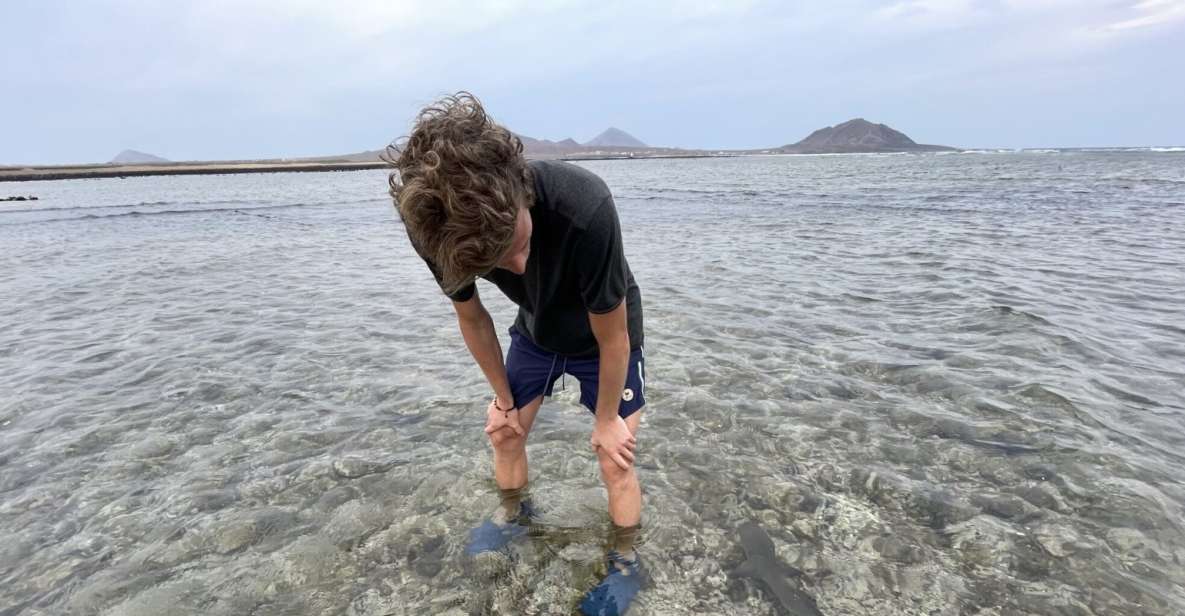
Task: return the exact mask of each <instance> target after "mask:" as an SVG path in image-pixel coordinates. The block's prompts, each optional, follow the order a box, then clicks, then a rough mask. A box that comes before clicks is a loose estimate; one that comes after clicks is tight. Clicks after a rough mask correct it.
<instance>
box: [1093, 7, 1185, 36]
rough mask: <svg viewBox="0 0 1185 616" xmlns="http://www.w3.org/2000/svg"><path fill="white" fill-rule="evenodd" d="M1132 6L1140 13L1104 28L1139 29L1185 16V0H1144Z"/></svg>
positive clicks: (1118, 29)
mask: <svg viewBox="0 0 1185 616" xmlns="http://www.w3.org/2000/svg"><path fill="white" fill-rule="evenodd" d="M1131 8H1132V10H1134V12H1136V13H1138V14H1139V15H1138V16H1136V17H1131V18H1128V19H1124V20H1121V21H1117V22H1114V23H1111V24H1108V25H1107V26H1105V27H1104V28H1103V29H1104V30H1108V31H1112V32H1116V31H1124V30H1137V29H1141V28H1150V27H1154V26H1160V25H1164V24H1168V23H1172V22H1175V21H1178V20H1180V19H1182V18H1185V0H1144V1H1143V2H1139V3H1137V4H1136V5H1135V6H1133V7H1131Z"/></svg>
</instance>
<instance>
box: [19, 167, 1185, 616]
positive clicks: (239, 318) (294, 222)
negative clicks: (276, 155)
mask: <svg viewBox="0 0 1185 616" xmlns="http://www.w3.org/2000/svg"><path fill="white" fill-rule="evenodd" d="M583 164H584V165H585V166H587V167H588V168H590V169H592V170H593V171H595V172H597V173H598V174H600V175H601V176H602V177H604V178H605V180H606V181H607V182H608V183H609V185H610V187H611V188H612V189H613V191H614V194H615V196H616V199H617V205H618V208H619V212H620V217H621V220H622V224H623V230H624V235H625V245H626V254H627V256H628V258H629V261H630V265H631V267H632V268H633V271H634V274H635V276H636V278H637V280H638V282H639V284H640V286H641V288H642V294H643V302H644V306H645V310H646V326H647V332H646V337H647V354H648V370H647V373H648V375H647V376H648V379H647V390H648V392H647V393H648V395H647V398H648V400H649V408H648V409H647V411H646V415H645V419H644V421H643V428H642V432H641V438H640V451H641V455H640V456H639V468H640V475H641V480H642V483H643V489H644V498H645V514H644V524H645V544H644V546H643V547H642V555H643V558H644V560H645V562H646V564H647V566H648V567H649V569H650V572H651V586H650V587H649V589H648V590H647V591H646V592H645V593H644V594H643V595H641V596H640V599H639V602H638V605H637V608H636V609H635V610H634V611H633V612H632V613H634V614H638V615H639V616H644V615H654V614H682V613H711V614H724V615H731V614H738V615H739V614H774V613H775V609H776V607H775V605H774V604H773V603H772V601H773V600H774V599H773V598H772V596H771V595H770V594H769V593H768V592H766V591H765V589H764V587H762V586H761V585H760V584H757V583H754V582H752V581H751V580H748V579H738V578H735V577H733V576H732V575H730V573H731V571H732V569H733V568H735V567H736V566H737V565H738V564H739V563H740V562H741V561H742V559H743V556H742V552H741V549H740V547H739V545H738V543H737V533H736V529H737V527H738V526H739V525H740V524H741V523H743V522H745V521H750V520H752V521H756V522H758V523H759V524H761V525H762V526H763V527H764V528H765V529H766V530H767V531H768V532H769V534H770V536H771V537H772V538H773V541H774V544H775V546H776V548H777V552H778V555H779V557H780V558H781V559H782V560H783V561H784V562H785V563H786V564H788V565H791V566H793V567H795V568H797V569H799V570H801V571H802V573H803V575H802V576H801V578H799V581H798V582H797V583H799V584H800V585H801V588H802V589H803V590H804V591H805V592H807V593H809V594H811V595H812V596H814V597H815V599H816V600H817V602H818V605H819V607H820V609H821V610H822V611H823V612H824V613H825V614H834V615H838V614H869V615H871V614H878V615H884V614H977V613H978V614H992V615H1003V614H1022V613H1025V614H1030V613H1031V614H1051V615H1052V614H1057V615H1063V616H1064V615H1089V614H1095V615H1103V614H1107V615H1112V614H1133V615H1134V614H1180V613H1183V612H1185V523H1183V520H1185V485H1183V483H1182V476H1183V475H1185V473H1183V471H1185V234H1183V230H1185V154H1183V153H1172V152H1152V151H1143V152H1062V153H971V154H952V155H884V156H777V157H752V158H725V159H701V160H635V161H600V162H588V163H583ZM385 189H386V177H385V174H384V173H383V172H353V173H323V174H272V175H239V176H206V177H197V176H188V177H155V178H129V179H104V180H82V181H63V182H38V183H26V184H0V193H4V194H34V195H37V196H39V197H40V198H41V199H40V200H39V201H37V202H25V203H4V204H0V255H2V262H3V267H2V268H0V297H2V306H3V315H2V316H0V535H2V536H3V541H0V614H3V615H6V616H7V615H15V614H29V615H33V614H45V615H50V614H54V615H57V614H111V615H116V614H128V615H140V614H143V615H158V614H165V613H167V614H203V615H208V614H227V615H232V614H233V615H241V614H260V615H262V614H358V615H373V616H377V615H381V614H426V613H445V614H471V613H506V614H509V613H515V614H519V613H521V614H569V613H571V612H572V610H573V608H574V606H575V604H576V602H577V601H578V600H579V598H580V596H581V594H582V593H583V592H584V591H585V590H586V589H587V588H588V587H589V586H590V585H591V584H592V583H593V582H594V580H595V579H596V578H597V577H598V575H600V573H601V571H602V569H601V568H602V567H603V565H602V564H601V558H602V554H603V546H604V541H605V538H606V531H607V529H608V520H607V517H606V513H605V495H604V492H603V490H602V488H601V487H600V482H599V479H598V471H597V465H596V461H595V459H594V457H593V455H592V454H591V452H589V451H588V447H587V438H588V433H589V430H590V428H591V425H590V416H589V415H588V414H587V412H586V411H584V410H583V409H582V408H581V407H580V406H579V405H578V402H577V396H578V385H577V384H576V382H575V380H574V379H567V387H566V390H565V391H563V392H561V393H559V394H558V395H557V397H556V398H555V399H554V400H552V401H550V402H549V403H548V404H546V405H545V406H544V410H543V412H542V413H541V414H540V419H539V421H538V422H537V424H536V428H535V431H534V433H533V434H532V438H531V442H530V446H529V455H530V458H531V465H532V467H531V472H532V479H531V481H532V486H533V494H534V500H535V502H536V504H537V506H538V507H539V509H540V510H541V515H540V517H539V519H538V521H537V524H536V526H535V528H534V529H533V532H532V536H531V537H530V538H529V539H528V540H526V541H523V542H521V543H519V544H516V545H515V546H514V550H513V552H512V553H511V556H510V557H508V558H503V559H500V560H499V559H487V560H486V561H484V562H480V563H474V562H471V561H468V560H466V558H465V557H464V556H463V547H464V541H465V538H466V533H467V530H468V529H469V528H470V527H472V526H474V525H476V524H478V523H479V522H480V521H481V519H482V517H483V516H484V515H486V514H487V513H489V512H491V511H493V509H494V508H495V507H496V505H497V492H496V489H495V486H494V485H493V482H492V471H491V465H490V461H489V456H488V454H487V445H486V442H485V438H484V435H483V433H482V425H483V421H484V410H485V403H486V401H487V399H488V395H489V392H488V387H487V386H486V385H485V384H484V381H483V379H482V377H481V375H480V372H479V371H478V370H477V368H476V367H475V366H474V365H473V362H472V360H471V359H470V358H469V357H468V355H467V353H466V351H465V348H464V345H463V342H462V341H461V338H460V335H459V333H458V332H457V328H456V325H455V320H454V318H453V316H452V312H451V309H450V307H449V305H448V303H447V301H446V300H445V299H444V298H443V297H442V296H441V295H440V294H439V292H438V291H437V289H436V288H435V286H434V283H433V282H432V279H431V277H430V275H429V274H428V272H427V270H426V269H425V268H424V266H423V264H422V263H421V262H420V261H419V260H418V259H417V258H416V257H415V256H414V254H413V253H412V252H411V250H410V248H409V246H408V243H407V240H406V236H405V234H404V232H403V230H402V228H401V227H400V226H399V224H398V223H397V222H396V221H395V215H394V212H393V209H392V207H391V204H390V201H389V199H388V198H387V197H386V195H385ZM482 292H483V297H484V298H485V301H486V303H487V305H488V306H490V307H491V312H492V313H493V314H494V318H495V321H496V323H497V324H498V328H499V331H500V333H501V334H502V336H503V344H504V345H505V344H506V334H505V331H506V327H508V326H509V325H510V323H511V321H512V318H513V314H514V306H512V305H511V304H510V303H509V302H508V301H507V300H505V298H502V297H501V296H500V295H499V294H498V293H497V291H496V289H494V288H493V287H489V286H483V287H482Z"/></svg>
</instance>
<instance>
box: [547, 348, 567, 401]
mask: <svg viewBox="0 0 1185 616" xmlns="http://www.w3.org/2000/svg"><path fill="white" fill-rule="evenodd" d="M559 358H560V356H559V353H556V354H555V355H552V356H551V367H550V368H548V369H547V380H546V381H544V382H543V385H544V389H543V393H545V394H546V393H547V387H548V386H550V385H551V375H553V374H555V362H556V360H557V359H559ZM560 375H561V376H560V378H562V379H564V380H563V382H562V383H561V384H560V389H562V390H564V391H567V390H568V358H567V357H565V358H564V363H563V364H561V365H560ZM552 389H553V391H554V388H552Z"/></svg>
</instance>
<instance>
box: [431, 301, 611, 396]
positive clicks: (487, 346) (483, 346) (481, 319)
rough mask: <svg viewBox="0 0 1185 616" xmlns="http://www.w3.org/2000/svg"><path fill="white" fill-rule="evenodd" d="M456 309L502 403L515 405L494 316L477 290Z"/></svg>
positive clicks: (476, 357)
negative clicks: (484, 304)
mask: <svg viewBox="0 0 1185 616" xmlns="http://www.w3.org/2000/svg"><path fill="white" fill-rule="evenodd" d="M453 308H454V309H455V310H456V311H457V325H458V326H459V327H460V328H461V336H462V337H464V338H465V346H467V347H469V353H470V354H471V355H473V359H474V360H475V361H476V362H477V365H478V366H479V367H480V368H481V371H482V373H483V374H485V377H486V380H487V381H489V383H490V387H492V388H493V390H494V395H495V396H496V397H497V398H498V406H499V407H501V408H503V409H509V408H513V407H514V398H513V397H512V396H511V394H510V383H509V381H508V380H507V378H506V364H505V363H503V361H502V345H501V344H500V343H499V342H498V332H497V330H495V329H494V319H493V318H492V317H491V316H490V313H489V311H487V310H486V308H485V306H483V305H482V303H481V298H480V297H478V294H477V291H476V290H475V291H474V293H473V297H471V298H469V300H468V301H464V302H453ZM627 361H628V359H627Z"/></svg>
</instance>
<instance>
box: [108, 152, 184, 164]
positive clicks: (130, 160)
mask: <svg viewBox="0 0 1185 616" xmlns="http://www.w3.org/2000/svg"><path fill="white" fill-rule="evenodd" d="M111 162H112V163H115V164H120V165H137V164H144V163H168V162H172V161H170V160H169V159H167V158H161V157H159V156H154V155H152V154H146V153H144V152H137V151H136V150H124V151H122V152H120V153H119V154H117V155H116V156H115V158H112V159H111Z"/></svg>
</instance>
